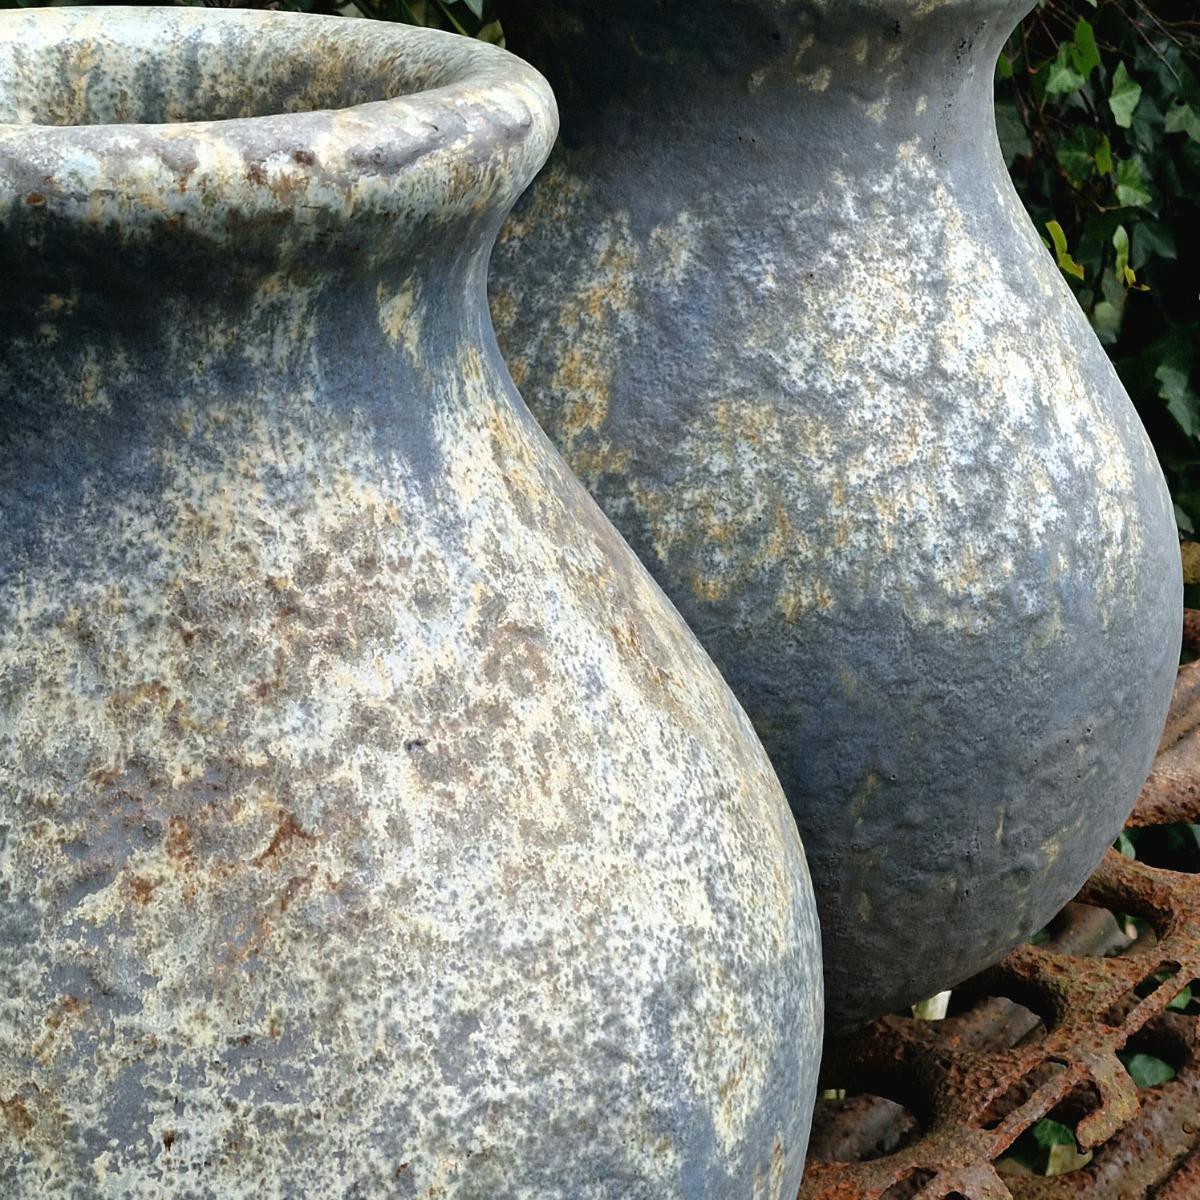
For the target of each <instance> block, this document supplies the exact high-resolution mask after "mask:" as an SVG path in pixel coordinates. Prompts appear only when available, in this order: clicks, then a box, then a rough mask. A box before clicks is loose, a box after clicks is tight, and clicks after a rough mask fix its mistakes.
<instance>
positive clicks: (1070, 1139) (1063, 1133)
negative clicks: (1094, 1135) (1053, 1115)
mask: <svg viewBox="0 0 1200 1200" xmlns="http://www.w3.org/2000/svg"><path fill="white" fill-rule="evenodd" d="M1029 1132H1030V1134H1031V1135H1032V1137H1033V1140H1034V1141H1035V1142H1037V1144H1038V1145H1039V1146H1041V1147H1042V1149H1043V1150H1049V1149H1050V1147H1051V1146H1074V1145H1075V1134H1074V1132H1073V1131H1072V1130H1070V1129H1069V1128H1067V1126H1066V1125H1063V1124H1061V1123H1060V1122H1058V1121H1052V1120H1051V1119H1050V1118H1049V1117H1043V1118H1042V1119H1041V1120H1040V1121H1035V1122H1034V1123H1033V1124H1032V1125H1031V1126H1030V1127H1029Z"/></svg>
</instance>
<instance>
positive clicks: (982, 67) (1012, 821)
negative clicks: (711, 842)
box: [492, 0, 1181, 1030]
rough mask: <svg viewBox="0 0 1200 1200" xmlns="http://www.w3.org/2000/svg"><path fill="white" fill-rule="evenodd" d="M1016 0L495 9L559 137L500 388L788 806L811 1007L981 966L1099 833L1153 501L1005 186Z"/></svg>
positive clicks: (1164, 651) (524, 3)
mask: <svg viewBox="0 0 1200 1200" xmlns="http://www.w3.org/2000/svg"><path fill="white" fill-rule="evenodd" d="M1028 7H1029V0H920V2H918V0H791V2H786V0H777V2H776V0H731V2H725V0H722V2H721V3H719V4H718V3H715V2H710V0H696V2H693V3H688V4H686V5H684V4H681V3H675V2H673V0H670V2H669V0H645V2H642V3H637V4H633V3H629V2H627V0H614V2H610V3H605V4H600V3H598V2H597V0H559V2H557V3H552V4H543V3H536V4H535V3H533V2H532V0H505V3H504V4H503V5H502V6H501V10H500V15H501V19H502V21H503V23H504V28H505V31H506V34H507V39H508V40H507V44H508V46H509V48H510V49H512V50H514V51H515V52H516V53H518V54H521V55H523V56H525V57H526V58H528V59H529V61H531V62H532V63H533V64H534V65H535V66H536V67H537V68H538V69H539V70H540V71H542V72H543V73H544V74H545V75H546V77H547V78H548V79H549V80H550V82H551V85H552V86H553V87H554V88H555V91H556V95H557V97H558V101H559V106H560V110H561V114H562V135H561V138H560V141H559V144H558V147H557V149H556V150H555V152H554V154H553V156H552V157H551V160H550V165H549V166H548V167H547V168H546V170H545V171H544V173H543V174H542V175H541V177H540V178H539V179H538V180H537V181H536V182H535V184H534V185H533V187H532V188H531V190H530V192H529V193H528V194H527V195H526V197H525V198H524V199H523V201H522V203H521V204H520V205H518V207H517V209H516V212H515V214H514V216H513V217H512V219H511V220H510V221H509V223H508V224H507V226H506V229H505V230H504V231H502V233H501V239H500V244H499V246H498V247H497V251H496V254H495V255H494V256H493V264H492V289H493V292H492V295H493V301H492V304H493V316H494V318H495V320H496V326H497V334H498V337H499V340H500V345H501V349H502V351H503V352H504V354H505V356H506V358H507V361H508V364H509V367H510V369H511V370H512V373H513V376H514V378H515V380H516V382H517V385H518V387H520V388H521V389H522V392H523V394H524V396H525V398H526V401H527V402H528V404H529V406H530V408H531V409H532V411H533V413H534V415H535V416H536V417H537V418H538V419H539V421H540V422H541V424H542V425H543V427H544V428H545V429H546V431H547V432H548V433H549V435H550V437H551V438H552V440H553V441H554V442H555V443H556V444H557V445H558V447H559V448H560V449H561V450H562V451H563V454H564V456H565V457H566V459H567V461H568V462H569V463H570V464H571V465H572V466H573V467H574V468H575V470H576V472H577V473H578V474H579V476H580V477H581V479H582V480H583V482H584V483H585V484H586V485H587V487H588V488H589V489H590V490H591V492H592V494H593V495H595V496H596V498H597V499H598V500H599V501H600V504H601V506H602V507H603V508H604V509H605V511H606V512H607V513H608V515H609V516H610V517H611V518H612V519H613V521H614V522H615V524H616V525H617V527H618V528H619V529H620V530H621V531H622V532H623V533H624V535H625V537H626V538H627V539H628V541H629V542H630V544H631V545H632V546H633V548H634V549H635V550H636V551H637V552H638V554H639V555H640V556H641V558H642V560H643V562H645V563H646V564H647V566H648V567H649V568H650V570H651V572H652V573H653V574H654V575H655V577H656V578H657V579H658V581H659V582H660V583H661V584H662V585H663V588H664V589H665V591H666V592H667V594H668V595H669V596H670V597H671V599H672V600H673V601H674V602H675V604H676V605H677V607H678V608H679V610H680V612H681V613H682V614H683V616H684V617H685V619H686V620H687V621H688V622H689V624H690V625H691V627H692V629H693V630H694V631H695V632H696V634H697V636H698V637H699V638H700V640H701V642H702V643H703V644H704V645H705V647H706V648H707V649H708V651H709V653H710V654H712V656H713V658H714V660H715V661H716V663H717V665H718V666H719V667H720V668H721V670H722V672H723V673H724V675H725V678H726V679H727V680H728V681H729V683H730V684H731V686H732V687H733V690H734V692H735V693H736V694H737V695H738V697H739V699H740V700H741V701H742V704H743V705H744V706H745V708H746V710H747V712H748V713H749V714H750V717H751V719H752V720H753V721H754V724H755V726H756V728H757V730H758V732H759V735H760V736H761V738H762V740H763V743H764V745H765V746H766V747H767V750H768V752H769V753H770V755H771V758H772V761H773V762H774V764H775V767H776V769H777V771H778V772H779V775H780V779H781V781H782V783H783V785H784V790H785V791H786V792H787V793H788V796H789V799H790V801H791V804H792V807H793V810H794V812H795V814H796V818H797V821H798V822H799V826H800V832H801V835H802V836H803V838H804V843H805V848H806V851H807V853H808V861H809V866H810V868H811V869H812V872H813V882H814V887H815V888H816V892H817V901H818V906H819V908H820V912H821V925H822V933H823V939H824V955H825V982H826V1019H827V1022H828V1025H829V1027H830V1029H831V1030H842V1029H846V1028H849V1027H852V1026H855V1025H857V1024H860V1023H862V1022H864V1021H866V1020H868V1019H870V1018H872V1017H875V1016H878V1015H879V1014H881V1013H884V1012H886V1011H889V1010H894V1009H898V1008H900V1007H902V1006H905V1005H908V1004H910V1003H912V1002H915V1001H919V1000H921V999H923V998H924V997H927V996H929V995H931V994H933V993H935V992H937V991H939V990H941V989H943V988H946V987H949V986H951V985H953V984H954V983H956V982H958V981H959V980H962V979H963V978H965V977H966V976H968V975H970V974H971V973H973V972H975V971H977V970H978V969H980V968H982V967H984V966H985V965H987V964H989V963H991V962H992V961H994V960H995V959H997V958H998V957H1000V956H1001V955H1002V954H1003V953H1004V952H1005V951H1007V950H1008V949H1009V948H1010V947H1012V946H1013V945H1014V944H1016V943H1017V942H1019V941H1020V940H1022V939H1023V938H1025V937H1027V936H1028V935H1029V934H1030V933H1032V932H1033V931H1034V930H1036V929H1037V928H1038V927H1039V926H1040V925H1042V924H1043V923H1044V922H1045V921H1046V920H1047V919H1048V918H1049V917H1051V916H1052V915H1053V914H1054V913H1055V911H1056V910H1057V909H1058V908H1059V907H1060V906H1061V905H1062V904H1063V903H1064V902H1065V901H1067V900H1069V899H1070V897H1071V896H1072V895H1073V893H1074V892H1075V891H1076V889H1077V888H1078V887H1079V885H1080V884H1081V883H1082V882H1083V880H1084V879H1085V877H1086V876H1087V874H1088V872H1089V871H1090V870H1091V869H1092V867H1093V866H1094V865H1095V863H1096V862H1097V861H1098V859H1099V858H1100V857H1101V855H1102V854H1103V852H1104V849H1105V847H1106V846H1107V845H1108V844H1109V843H1110V841H1111V840H1112V839H1113V837H1114V836H1115V835H1116V834H1117V832H1118V831H1119V830H1120V828H1121V824H1122V820H1123V818H1124V817H1125V815H1126V814H1127V812H1128V810H1129V809H1130V807H1131V806H1132V803H1133V801H1134V798H1135V796H1136V794H1137V791H1138V788H1139V786H1140V784H1141V783H1142V780H1143V779H1144V777H1145V775H1146V773H1147V771H1148V769H1149V765H1150V762H1151V757H1152V755H1153V753H1154V749H1155V744H1156V742H1157V739H1158V736H1159V733H1160V731H1161V729H1162V726H1163V722H1164V719H1165V714H1166V707H1167V703H1168V699H1169V696H1170V691H1171V683H1172V678H1173V674H1174V668H1175V663H1176V661H1177V653H1178V648H1179V638H1180V624H1181V619H1180V618H1181V581H1180V567H1179V552H1178V548H1177V543H1176V532H1175V524H1174V519H1173V512H1172V506H1171V502H1170V499H1169V497H1168V495H1167V490H1166V487H1165V485H1164V481H1163V478H1162V475H1161V473H1160V471H1159V468H1158V465H1157V462H1156V460H1155V456H1154V454H1153V452H1152V450H1151V447H1150V444H1149V442H1148V441H1147V438H1146V436H1145V434H1144V432H1143V430H1142V427H1141V425H1140V424H1139V422H1138V420H1137V417H1136V415H1135V413H1134V411H1133V409H1132V407H1131V405H1130V403H1129V400H1128V398H1127V396H1126V394H1125V392H1124V391H1123V389H1122V387H1121V384H1120V383H1119V381H1118V379H1117V377H1116V375H1115V373H1114V372H1113V369H1112V367H1111V366H1110V365H1109V362H1108V361H1107V359H1106V357H1105V355H1104V353H1103V352H1102V350H1101V348H1100V346H1099V345H1098V343H1097V341H1096V339H1095V338H1094V336H1093V335H1092V332H1091V330H1090V329H1089V327H1088V325H1087V323H1086V321H1085V320H1084V318H1083V316H1082V314H1081V312H1080V310H1079V307H1078V305H1077V304H1076V303H1075V301H1074V299H1073V297H1072V295H1071V292H1070V290H1069V289H1068V287H1067V285H1066V283H1065V282H1064V281H1063V280H1062V279H1061V278H1060V277H1059V273H1058V271H1057V268H1056V267H1055V264H1054V262H1053V261H1052V260H1051V258H1050V257H1049V255H1048V254H1047V253H1046V251H1045V250H1044V248H1043V246H1042V244H1041V242H1040V239H1039V237H1038V234H1037V232H1036V231H1035V230H1034V228H1033V226H1032V225H1031V223H1030V221H1029V220H1028V218H1027V216H1026V214H1025V213H1024V211H1023V209H1022V207H1021V205H1020V203H1019V201H1018V198H1017V196H1016V194H1015V193H1014V190H1013V188H1012V186H1011V184H1010V181H1009V179H1008V176H1007V173H1006V171H1005V168H1004V164H1003V161H1002V159H1001V155H1000V152H999V147H998V144H997V138H996V134H995V124H994V120H993V115H992V75H993V67H994V64H995V61H996V56H997V52H998V50H999V49H1000V47H1001V45H1002V44H1003V42H1004V40H1005V38H1006V37H1007V36H1008V34H1009V33H1010V31H1011V30H1012V29H1013V27H1014V26H1015V24H1016V22H1017V20H1018V18H1019V17H1020V16H1022V15H1023V13H1024V11H1025V10H1026V9H1027V8H1028Z"/></svg>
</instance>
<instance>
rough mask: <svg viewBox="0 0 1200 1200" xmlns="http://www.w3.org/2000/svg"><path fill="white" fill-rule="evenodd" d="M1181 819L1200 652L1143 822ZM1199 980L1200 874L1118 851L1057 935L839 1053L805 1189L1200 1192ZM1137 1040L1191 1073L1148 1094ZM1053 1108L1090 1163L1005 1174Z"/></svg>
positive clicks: (847, 1040)
mask: <svg viewBox="0 0 1200 1200" xmlns="http://www.w3.org/2000/svg"><path fill="white" fill-rule="evenodd" d="M1189 616H1192V614H1189ZM1197 629H1200V614H1197V615H1196V616H1195V617H1193V619H1192V621H1191V622H1190V628H1189V631H1188V632H1189V633H1191V632H1192V630H1197ZM1186 641H1193V639H1192V638H1191V637H1188V638H1187V639H1186ZM1180 822H1189V823H1194V822H1200V662H1193V663H1190V664H1188V665H1186V666H1184V667H1182V668H1181V669H1180V672H1179V676H1178V680H1177V684H1176V688H1175V695H1174V699H1173V702H1172V707H1171V713H1170V717H1169V720H1168V723H1167V728H1166V730H1165V732H1164V735H1163V739H1162V743H1161V745H1160V747H1159V753H1158V757H1157V759H1156V761H1155V765H1154V769H1153V772H1152V773H1151V775H1150V778H1149V779H1148V780H1147V782H1146V785H1145V787H1144V788H1143V790H1142V794H1141V796H1140V797H1139V800H1138V804H1137V807H1136V808H1135V810H1134V812H1133V814H1132V815H1131V817H1130V819H1129V822H1128V828H1131V829H1146V828H1149V827H1151V826H1159V825H1170V824H1175V823H1180ZM1171 865H1172V866H1178V865H1179V864H1177V863H1172V864H1171ZM1114 914H1120V918H1119V919H1118V917H1117V916H1116V915H1114ZM1130 918H1140V921H1131V920H1130ZM1130 930H1136V933H1130V932H1129V931H1130ZM1198 979H1200V875H1193V874H1187V873H1184V872H1182V871H1179V870H1168V869H1164V867H1162V866H1156V865H1154V864H1153V862H1152V861H1150V862H1147V861H1134V860H1133V859H1131V858H1128V857H1125V856H1124V855H1122V854H1120V853H1118V852H1117V851H1115V850H1111V851H1109V853H1108V854H1107V855H1106V856H1105V858H1104V860H1103V862H1102V863H1101V864H1100V866H1099V867H1098V869H1097V870H1096V872H1095V873H1094V874H1093V876H1092V877H1091V879H1090V880H1089V881H1088V882H1087V884H1086V885H1085V886H1084V888H1083V889H1082V891H1081V892H1080V893H1079V895H1078V897H1077V898H1076V901H1075V902H1074V903H1073V904H1070V905H1068V906H1067V908H1066V909H1065V910H1064V912H1063V913H1062V914H1061V915H1060V916H1059V917H1058V918H1056V920H1055V921H1054V922H1053V923H1052V925H1051V927H1050V930H1049V937H1048V939H1047V940H1045V941H1044V942H1040V943H1039V944H1037V945H1034V944H1027V945H1024V946H1021V947H1020V948H1018V949H1017V950H1016V951H1015V952H1014V953H1012V954H1010V955H1009V956H1008V957H1007V958H1006V959H1004V960H1003V961H1002V962H1001V963H999V964H997V965H996V966H995V967H992V968H991V969H989V970H987V971H985V972H984V973H982V974H981V975H979V976H977V977H975V978H974V979H972V980H970V981H969V982H968V983H966V984H964V985H962V986H961V987H960V988H958V989H956V991H955V994H954V1002H953V1008H952V1011H951V1015H950V1016H948V1017H947V1018H946V1019H944V1020H941V1021H928V1020H917V1019H915V1018H910V1017H902V1016H890V1017H885V1018H883V1019H882V1020H880V1021H877V1022H876V1023H875V1024H874V1025H872V1026H870V1027H869V1028H867V1029H866V1030H864V1031H862V1032H860V1033H857V1034H852V1035H849V1036H847V1037H844V1038H840V1039H837V1040H834V1041H831V1042H830V1043H829V1044H828V1045H827V1046H826V1048H825V1060H824V1063H823V1066H822V1087H823V1088H825V1089H830V1090H835V1091H834V1094H835V1095H836V1096H838V1097H839V1098H838V1099H834V1100H823V1101H822V1102H821V1103H820V1104H819V1105H818V1112H817V1116H816V1119H815V1122H814V1130H813V1138H812V1143H811V1145H810V1148H809V1162H808V1167H807V1171H806V1174H805V1179H804V1185H803V1187H802V1188H801V1191H800V1198H799V1200H1059V1198H1063V1200H1071V1198H1078V1200H1084V1198H1087V1200H1145V1198H1148V1197H1155V1200H1200V1053H1198V1052H1197V1047H1198V1045H1200V1017H1198V1016H1194V1015H1191V1009H1192V1008H1195V1005H1194V1004H1193V1005H1191V1006H1190V1007H1189V1010H1188V1011H1185V1012H1177V1011H1172V1010H1169V1009H1168V1006H1169V1005H1170V1004H1171V1002H1172V1001H1173V1000H1174V999H1175V998H1176V997H1177V996H1179V995H1180V994H1181V993H1182V992H1183V990H1184V989H1185V988H1187V987H1188V986H1189V985H1191V984H1193V982H1194V981H1197V980H1198ZM1122 1050H1125V1051H1133V1052H1139V1051H1140V1052H1146V1053H1151V1054H1154V1055H1155V1056H1157V1057H1159V1058H1161V1059H1163V1060H1164V1061H1166V1062H1167V1063H1169V1064H1170V1065H1171V1066H1172V1067H1173V1068H1174V1069H1175V1071H1176V1075H1175V1078H1174V1079H1172V1080H1170V1081H1169V1082H1167V1083H1164V1084H1161V1085H1158V1086H1155V1087H1150V1088H1141V1089H1139V1088H1138V1087H1137V1085H1136V1084H1135V1082H1134V1080H1133V1078H1132V1077H1131V1076H1130V1074H1129V1072H1128V1071H1127V1070H1126V1068H1125V1066H1124V1065H1123V1064H1122V1062H1121V1060H1120V1058H1119V1057H1118V1052H1119V1051H1122ZM828 1094H829V1092H827V1095H828ZM843 1095H844V1096H845V1097H846V1098H844V1099H842V1098H840V1097H842V1096H843ZM1046 1116H1050V1117H1053V1118H1054V1119H1055V1120H1057V1121H1060V1122H1061V1123H1063V1124H1065V1125H1067V1126H1074V1128H1075V1136H1076V1141H1077V1143H1078V1148H1079V1151H1080V1152H1081V1154H1080V1158H1079V1160H1078V1161H1079V1163H1080V1164H1081V1165H1079V1166H1077V1167H1076V1168H1075V1169H1074V1170H1070V1171H1067V1172H1066V1173H1063V1174H1057V1175H1052V1176H1039V1175H1033V1174H1024V1173H1016V1171H1017V1169H1015V1168H1011V1167H1005V1166H1004V1165H1003V1164H1001V1165H1000V1166H999V1169H998V1164H997V1160H999V1159H1000V1158H1001V1156H1002V1155H1004V1154H1005V1151H1007V1150H1008V1149H1009V1148H1010V1147H1011V1146H1012V1145H1013V1143H1014V1142H1015V1141H1016V1140H1017V1138H1018V1137H1020V1135H1021V1134H1022V1133H1023V1132H1025V1131H1026V1130H1027V1129H1029V1128H1030V1127H1031V1126H1032V1125H1033V1124H1034V1123H1035V1122H1037V1121H1038V1120H1040V1119H1041V1118H1042V1117H1046ZM1088 1152H1090V1155H1091V1157H1090V1160H1087V1161H1085V1158H1084V1156H1085V1155H1086V1154H1087V1153H1088Z"/></svg>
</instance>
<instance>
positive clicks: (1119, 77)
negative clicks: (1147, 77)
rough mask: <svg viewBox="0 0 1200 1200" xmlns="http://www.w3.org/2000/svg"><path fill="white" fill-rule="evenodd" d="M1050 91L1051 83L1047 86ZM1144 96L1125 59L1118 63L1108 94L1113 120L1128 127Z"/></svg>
mask: <svg viewBox="0 0 1200 1200" xmlns="http://www.w3.org/2000/svg"><path fill="white" fill-rule="evenodd" d="M1046 90H1047V91H1049V90H1050V88H1049V84H1047V86H1046ZM1141 98H1142V85H1141V84H1140V83H1138V81H1137V80H1136V79H1134V77H1133V76H1132V75H1130V74H1129V72H1128V71H1127V70H1126V68H1125V63H1124V60H1122V61H1121V62H1119V63H1118V64H1117V69H1116V71H1115V72H1114V74H1113V81H1112V90H1111V91H1110V92H1109V94H1108V107H1109V108H1111V109H1112V115H1113V120H1115V121H1116V123H1117V124H1118V125H1120V126H1121V128H1122V129H1128V128H1129V127H1130V126H1131V125H1132V124H1133V110H1134V109H1135V108H1137V106H1138V101H1139V100H1140V99H1141Z"/></svg>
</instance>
